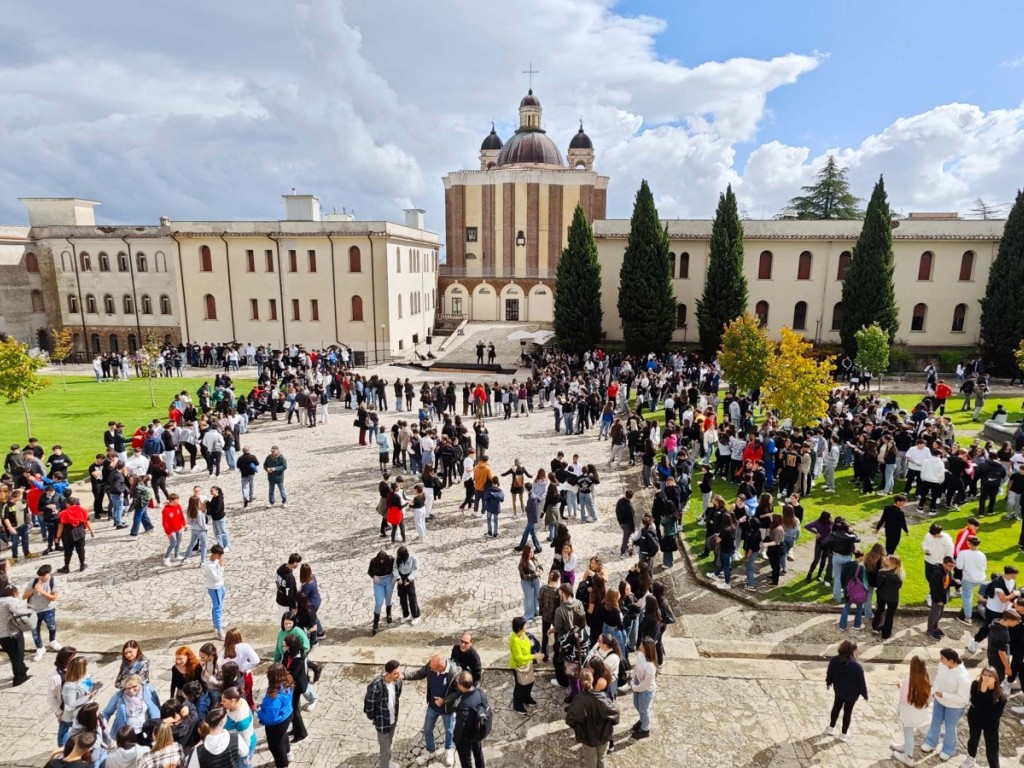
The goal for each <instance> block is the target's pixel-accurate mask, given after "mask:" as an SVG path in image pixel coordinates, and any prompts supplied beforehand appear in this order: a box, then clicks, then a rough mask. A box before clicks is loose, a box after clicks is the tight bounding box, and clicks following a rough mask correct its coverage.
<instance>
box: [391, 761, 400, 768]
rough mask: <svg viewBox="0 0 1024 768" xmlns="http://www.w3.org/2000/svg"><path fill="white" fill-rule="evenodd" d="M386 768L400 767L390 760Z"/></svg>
mask: <svg viewBox="0 0 1024 768" xmlns="http://www.w3.org/2000/svg"><path fill="white" fill-rule="evenodd" d="M388 768H402V766H400V765H399V764H398V763H396V762H395V761H394V760H391V761H390V762H389V763H388Z"/></svg>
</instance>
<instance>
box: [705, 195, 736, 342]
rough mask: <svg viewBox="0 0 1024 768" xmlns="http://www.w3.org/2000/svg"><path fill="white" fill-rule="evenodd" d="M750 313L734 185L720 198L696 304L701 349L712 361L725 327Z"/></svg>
mask: <svg viewBox="0 0 1024 768" xmlns="http://www.w3.org/2000/svg"><path fill="white" fill-rule="evenodd" d="M746 311H747V278H746V277H744V276H743V223H742V222H741V221H740V215H739V210H738V209H737V206H736V195H734V194H733V191H732V185H729V186H728V187H727V188H726V190H725V194H724V195H722V194H720V195H719V196H718V210H717V211H715V222H714V224H712V226H711V244H710V246H709V250H708V271H707V275H706V276H705V279H704V295H703V296H701V297H700V299H698V300H697V325H698V326H699V330H700V346H701V349H702V350H703V352H704V356H705V357H706V358H707V359H709V360H710V359H712V358H713V357H714V356H715V355H716V354H717V353H718V350H719V348H720V347H721V346H722V334H723V333H724V332H725V327H726V326H727V325H728V324H729V323H731V322H732V321H733V320H735V319H736V318H737V317H740V316H741V315H742V314H743V313H744V312H746Z"/></svg>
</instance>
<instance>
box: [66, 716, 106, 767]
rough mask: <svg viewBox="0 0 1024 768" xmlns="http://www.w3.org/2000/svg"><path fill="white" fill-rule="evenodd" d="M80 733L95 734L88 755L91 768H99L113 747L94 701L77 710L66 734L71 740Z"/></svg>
mask: <svg viewBox="0 0 1024 768" xmlns="http://www.w3.org/2000/svg"><path fill="white" fill-rule="evenodd" d="M80 733H94V734H96V744H95V745H94V746H93V748H92V750H91V752H90V755H91V756H92V764H93V768H100V766H102V765H103V764H104V762H105V761H106V759H107V752H108V751H109V750H110V748H111V747H113V746H114V740H113V739H112V738H111V736H110V731H109V730H107V721H106V720H104V719H103V715H101V714H100V705H99V704H97V703H96V702H95V701H90V702H89V703H88V704H86V705H84V706H83V707H82V708H81V709H79V710H78V714H77V715H75V722H73V723H72V724H71V730H70V731H69V732H68V738H69V739H73V738H74V737H75V736H77V735H78V734H80Z"/></svg>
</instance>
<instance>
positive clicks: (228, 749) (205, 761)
mask: <svg viewBox="0 0 1024 768" xmlns="http://www.w3.org/2000/svg"><path fill="white" fill-rule="evenodd" d="M227 719H228V713H227V710H226V709H224V707H221V706H216V707H212V708H211V709H210V711H209V712H207V713H206V718H205V719H204V720H203V722H202V723H200V724H199V739H200V742H199V743H198V744H196V747H195V749H193V750H192V756H191V757H190V758H189V760H188V768H202V767H203V766H205V765H220V764H221V762H220V761H219V760H218V758H219V757H220V756H221V755H226V756H227V757H228V758H229V759H228V761H227V763H226V765H238V762H239V757H240V756H241V755H247V754H248V745H247V744H245V743H243V741H242V737H241V735H240V734H239V733H237V732H233V731H229V730H227V729H226V728H225V727H224V726H225V725H226V723H227Z"/></svg>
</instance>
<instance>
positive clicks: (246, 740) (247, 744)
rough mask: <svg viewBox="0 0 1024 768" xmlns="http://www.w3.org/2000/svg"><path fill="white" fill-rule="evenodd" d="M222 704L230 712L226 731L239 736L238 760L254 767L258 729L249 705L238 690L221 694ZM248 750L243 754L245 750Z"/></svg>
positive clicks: (232, 689) (227, 690)
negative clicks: (253, 760) (253, 758)
mask: <svg viewBox="0 0 1024 768" xmlns="http://www.w3.org/2000/svg"><path fill="white" fill-rule="evenodd" d="M220 703H221V705H223V707H224V709H226V710H227V711H228V719H227V722H226V723H225V724H224V730H226V731H228V732H230V733H237V734H238V758H239V760H240V761H241V762H242V764H243V765H245V766H251V765H252V756H253V755H254V754H255V753H256V729H255V728H254V718H253V716H252V710H251V709H250V708H249V704H248V703H247V702H246V700H245V698H244V697H243V696H242V692H241V691H240V690H239V689H238V688H226V689H225V690H224V692H223V693H222V694H221V697H220ZM246 749H247V750H248V751H247V752H246V753H245V754H243V750H246Z"/></svg>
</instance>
